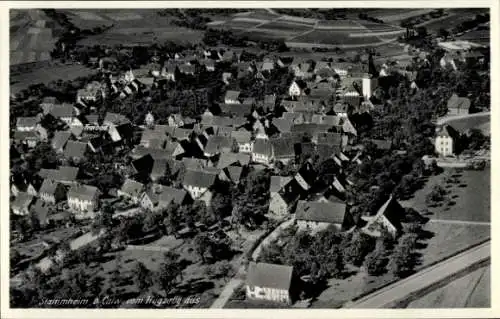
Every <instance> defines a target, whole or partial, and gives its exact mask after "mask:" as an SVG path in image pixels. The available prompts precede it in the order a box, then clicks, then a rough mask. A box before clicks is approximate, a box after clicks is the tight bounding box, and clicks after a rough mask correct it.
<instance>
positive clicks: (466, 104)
mask: <svg viewBox="0 0 500 319" xmlns="http://www.w3.org/2000/svg"><path fill="white" fill-rule="evenodd" d="M447 106H448V114H449V115H464V114H469V112H470V106H471V103H470V99H468V98H466V97H459V96H458V95H457V94H456V93H453V95H452V96H451V97H450V99H449V100H448V103H447Z"/></svg>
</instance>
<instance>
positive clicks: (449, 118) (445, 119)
mask: <svg viewBox="0 0 500 319" xmlns="http://www.w3.org/2000/svg"><path fill="white" fill-rule="evenodd" d="M482 116H487V117H489V116H491V113H490V112H480V113H472V114H464V115H450V116H448V115H447V116H443V117H440V118H438V119H437V121H436V125H443V124H445V123H448V122H449V121H455V120H460V119H466V118H471V117H482Z"/></svg>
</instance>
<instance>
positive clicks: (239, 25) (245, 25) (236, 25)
mask: <svg viewBox="0 0 500 319" xmlns="http://www.w3.org/2000/svg"><path fill="white" fill-rule="evenodd" d="M259 24H260V22H252V21H237V20H232V21H229V22H227V23H225V24H224V25H223V26H224V28H228V29H243V30H246V29H250V28H253V27H256V26H258V25H259Z"/></svg>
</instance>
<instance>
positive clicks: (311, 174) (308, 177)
mask: <svg viewBox="0 0 500 319" xmlns="http://www.w3.org/2000/svg"><path fill="white" fill-rule="evenodd" d="M297 175H300V176H301V177H302V179H303V180H304V181H305V182H306V183H307V184H309V186H311V185H312V184H313V183H314V181H315V180H316V177H317V173H316V171H315V170H314V167H313V165H312V164H311V162H310V161H306V162H305V163H304V164H303V165H302V166H301V167H300V169H299V170H298V172H297Z"/></svg>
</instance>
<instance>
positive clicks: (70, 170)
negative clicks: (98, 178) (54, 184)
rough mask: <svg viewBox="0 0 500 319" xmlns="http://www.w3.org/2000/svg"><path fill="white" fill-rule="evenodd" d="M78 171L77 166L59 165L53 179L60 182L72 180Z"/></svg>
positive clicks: (74, 179)
mask: <svg viewBox="0 0 500 319" xmlns="http://www.w3.org/2000/svg"><path fill="white" fill-rule="evenodd" d="M78 172H79V168H78V167H73V166H60V167H59V170H57V174H56V176H54V178H53V179H54V180H58V181H62V182H73V181H76V178H77V176H78Z"/></svg>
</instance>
